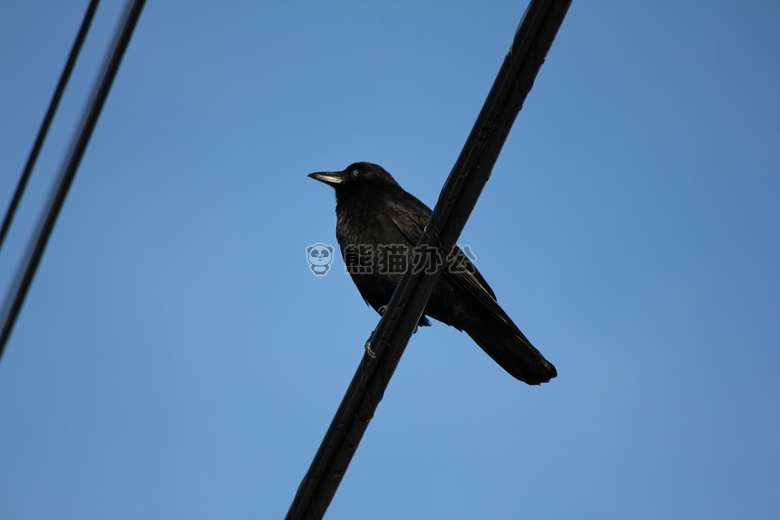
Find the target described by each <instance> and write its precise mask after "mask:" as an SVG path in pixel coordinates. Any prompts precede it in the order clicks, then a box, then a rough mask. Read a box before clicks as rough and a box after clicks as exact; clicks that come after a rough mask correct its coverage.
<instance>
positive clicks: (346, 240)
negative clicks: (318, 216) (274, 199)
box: [309, 162, 557, 385]
mask: <svg viewBox="0 0 780 520" xmlns="http://www.w3.org/2000/svg"><path fill="white" fill-rule="evenodd" d="M309 177H311V178H312V179H316V180H318V181H320V182H324V183H325V184H328V185H329V186H332V187H333V188H334V189H335V190H336V238H337V239H338V242H339V245H340V246H341V254H342V257H343V258H344V263H345V264H346V266H347V271H348V272H349V273H350V275H351V276H352V280H353V281H354V282H355V285H356V286H357V288H358V290H359V291H360V294H361V295H362V296H363V299H364V300H365V301H366V303H368V304H369V305H371V307H373V308H374V310H376V311H377V312H379V313H380V314H382V313H383V311H384V308H385V307H386V305H387V304H388V303H389V302H390V298H391V296H392V295H393V291H394V290H395V286H396V285H397V284H398V282H399V281H400V280H401V276H402V275H403V273H404V271H405V269H406V266H407V264H408V261H409V258H410V257H411V255H412V254H415V251H414V247H415V246H416V245H417V242H418V240H419V239H420V235H422V232H423V229H424V228H425V225H426V224H427V223H428V219H429V218H430V216H431V210H430V209H429V208H428V207H427V206H426V205H425V204H423V203H422V202H420V201H419V200H418V199H417V198H416V197H414V196H413V195H411V194H409V193H407V192H406V191H404V189H403V188H401V186H400V185H399V184H398V183H397V182H396V181H395V179H393V177H392V176H391V175H390V174H389V173H387V172H386V171H385V170H384V168H382V167H381V166H379V165H376V164H372V163H367V162H358V163H354V164H351V165H349V166H348V167H347V168H346V169H345V170H343V171H340V172H319V173H312V174H310V175H309ZM417 253H419V251H418V252H417ZM430 261H431V262H443V263H444V264H445V265H444V270H443V271H442V274H441V276H440V277H439V279H438V281H437V282H436V285H435V286H434V289H433V292H432V293H431V296H430V299H429V300H428V303H427V304H426V307H425V311H424V313H423V315H422V317H421V318H420V322H419V325H430V322H429V321H428V319H427V318H426V316H429V317H431V318H433V319H436V320H438V321H441V322H443V323H446V324H447V325H450V326H452V327H455V328H456V329H458V330H461V331H464V332H465V333H466V334H468V335H469V336H470V337H471V338H472V339H473V340H474V341H475V342H476V343H477V345H479V346H480V347H482V350H484V351H485V352H486V353H487V354H488V355H489V356H490V357H491V358H493V359H494V360H495V361H496V362H497V363H498V364H499V365H501V366H502V367H503V368H504V370H506V371H507V372H509V373H510V374H511V375H512V376H514V377H516V378H517V379H519V380H520V381H523V382H525V383H528V384H529V385H538V384H540V383H546V382H548V381H549V380H550V379H552V378H554V377H555V376H556V375H557V372H556V370H555V367H554V366H553V365H552V363H550V362H549V361H547V360H546V359H545V358H544V356H542V354H541V353H540V352H539V351H538V350H536V348H534V346H533V345H531V342H530V341H528V339H527V338H526V337H525V336H524V335H523V333H522V332H520V329H518V328H517V326H516V325H515V324H514V323H513V322H512V320H511V319H509V316H507V314H506V313H505V312H504V310H503V309H502V308H501V307H500V306H499V305H498V302H497V301H496V296H495V294H494V293H493V290H492V289H491V288H490V286H489V285H488V284H487V282H486V281H485V279H484V278H483V277H482V275H481V274H479V271H477V269H476V267H474V264H473V263H471V261H470V260H469V259H468V257H467V256H466V255H465V254H464V253H463V252H462V251H461V250H460V249H459V248H458V247H457V246H456V247H454V248H453V250H452V251H451V252H450V254H449V255H448V256H447V258H444V259H441V258H436V257H433V258H431V259H430ZM422 265H425V264H422ZM439 265H441V264H439ZM428 267H431V268H433V269H435V268H436V267H438V266H436V265H433V266H430V265H428V266H427V267H426V268H428Z"/></svg>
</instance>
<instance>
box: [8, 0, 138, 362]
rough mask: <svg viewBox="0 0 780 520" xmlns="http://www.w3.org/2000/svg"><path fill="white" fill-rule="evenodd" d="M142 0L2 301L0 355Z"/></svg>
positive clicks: (128, 15)
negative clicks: (24, 259)
mask: <svg viewBox="0 0 780 520" xmlns="http://www.w3.org/2000/svg"><path fill="white" fill-rule="evenodd" d="M145 1H146V0H128V4H127V7H126V10H125V17H124V22H123V23H122V24H121V25H120V26H119V27H117V32H116V34H115V39H114V44H113V46H112V48H113V50H112V52H111V54H110V57H109V59H108V61H107V63H106V65H105V67H104V69H103V72H102V74H101V75H100V76H99V77H98V80H97V82H96V88H95V90H94V94H93V96H92V102H91V103H90V105H89V107H88V109H87V111H86V112H85V115H84V118H83V119H82V123H81V129H80V130H79V132H78V134H77V137H76V139H75V141H74V142H73V144H72V147H71V150H70V154H69V155H68V158H67V161H66V163H65V167H64V169H63V170H62V172H61V174H60V177H59V184H58V185H57V188H56V190H55V192H54V194H53V196H52V198H51V200H50V202H49V206H48V211H46V208H44V214H45V217H44V219H43V222H42V224H41V226H40V228H39V230H38V236H37V238H36V239H35V240H34V243H33V246H32V250H31V252H30V254H29V259H28V261H27V266H26V267H25V268H24V270H23V271H24V272H20V275H19V276H18V277H17V278H18V281H17V283H16V284H14V285H13V286H12V288H11V290H10V291H9V293H8V297H7V299H6V301H5V303H4V305H3V314H4V316H3V328H2V331H0V358H1V357H2V354H3V351H4V350H5V345H6V343H7V341H8V338H9V337H10V335H11V330H12V329H13V326H14V323H15V322H16V318H17V316H18V315H19V311H20V310H21V308H22V304H23V303H24V299H25V296H26V295H27V291H28V289H29V288H30V284H31V283H32V280H33V277H34V276H35V271H36V269H37V268H38V264H39V262H40V260H41V257H42V256H43V252H44V250H45V249H46V243H47V242H48V240H49V236H50V235H51V232H52V230H53V229H54V224H55V223H56V221H57V216H58V215H59V212H60V209H62V205H63V203H64V202H65V197H66V196H67V194H68V190H69V189H70V185H71V183H72V182H73V179H74V177H75V176H76V171H77V170H78V167H79V164H80V163H81V158H82V157H83V155H84V151H85V150H86V148H87V144H88V143H89V139H90V137H91V136H92V131H93V130H94V129H95V125H96V124H97V120H98V118H99V117H100V112H101V110H102V109H103V105H104V103H105V101H106V98H107V97H108V93H109V91H110V90H111V85H112V84H113V81H114V78H115V77H116V73H117V71H118V70H119V65H120V63H121V62H122V57H123V55H124V53H125V50H126V49H127V46H128V44H129V43H130V38H131V36H132V35H133V30H134V29H135V26H136V23H137V22H138V18H139V17H140V16H141V10H142V9H143V6H144V3H145ZM14 287H16V290H15V291H14V289H13V288H14Z"/></svg>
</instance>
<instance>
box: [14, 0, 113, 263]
mask: <svg viewBox="0 0 780 520" xmlns="http://www.w3.org/2000/svg"><path fill="white" fill-rule="evenodd" d="M99 3H100V0H91V1H90V2H89V5H88V6H87V12H86V13H84V20H83V21H82V22H81V28H80V29H79V32H78V34H77V35H76V40H75V41H74V42H73V47H72V48H71V49H70V54H69V55H68V61H66V62H65V68H64V69H62V74H61V75H60V81H59V82H58V83H57V88H55V89H54V95H53V96H52V98H51V102H50V103H49V109H48V110H47V111H46V115H45V116H44V117H43V122H41V127H40V129H39V130H38V136H37V137H36V138H35V142H34V143H33V147H32V150H30V155H29V157H27V163H26V164H25V165H24V170H22V175H21V177H19V183H18V184H17V185H16V191H14V196H13V198H12V199H11V203H10V204H9V205H8V210H7V211H6V212H5V217H4V218H3V225H2V227H0V251H2V249H3V241H4V240H5V236H6V234H7V233H8V229H9V228H10V227H11V222H12V221H13V219H14V215H15V214H16V208H17V207H18V206H19V202H20V201H21V200H22V195H23V194H24V189H25V187H26V186H27V181H28V180H30V175H31V174H32V171H33V168H34V167H35V162H36V161H37V160H38V154H39V153H40V151H41V148H42V147H43V142H44V141H45V140H46V134H47V133H48V132H49V126H51V122H52V120H53V119H54V114H55V113H56V112H57V107H58V106H59V104H60V99H61V98H62V94H63V92H65V87H66V86H67V84H68V80H69V79H70V73H71V72H72V71H73V66H74V65H75V64H76V59H77V58H78V56H79V52H80V51H81V46H82V44H83V43H84V40H85V39H86V37H87V32H89V26H90V24H92V18H94V16H95V11H96V10H97V7H98V4H99Z"/></svg>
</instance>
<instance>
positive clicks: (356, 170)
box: [352, 168, 360, 179]
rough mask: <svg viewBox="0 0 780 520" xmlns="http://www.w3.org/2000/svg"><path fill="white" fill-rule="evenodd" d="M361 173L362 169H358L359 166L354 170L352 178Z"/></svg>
mask: <svg viewBox="0 0 780 520" xmlns="http://www.w3.org/2000/svg"><path fill="white" fill-rule="evenodd" d="M359 175H360V170H358V169H357V168H355V169H354V170H352V178H353V179H357V178H358V176H359Z"/></svg>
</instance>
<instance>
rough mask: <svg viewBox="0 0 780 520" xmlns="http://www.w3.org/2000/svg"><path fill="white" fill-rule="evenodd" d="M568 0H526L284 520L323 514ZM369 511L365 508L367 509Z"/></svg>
mask: <svg viewBox="0 0 780 520" xmlns="http://www.w3.org/2000/svg"><path fill="white" fill-rule="evenodd" d="M570 4H571V0H532V1H531V3H530V4H529V6H528V8H527V9H526V12H525V14H524V15H523V19H522V21H521V22H520V26H519V27H518V29H517V32H516V33H515V38H514V41H513V42H512V46H511V47H510V49H509V52H508V53H507V56H506V58H505V60H504V63H503V65H502V66H501V69H500V70H499V72H498V75H497V77H496V80H495V82H494V83H493V87H492V88H491V90H490V93H489V94H488V97H487V100H486V101H485V104H484V105H483V107H482V110H481V112H480V114H479V116H478V117H477V121H476V122H475V124H474V127H473V129H472V131H471V133H470V134H469V137H468V139H467V140H466V144H465V145H464V147H463V150H462V151H461V154H460V156H459V157H458V159H457V161H456V162H455V165H454V166H453V168H452V171H451V172H450V175H449V177H448V178H447V181H446V182H445V184H444V187H443V188H442V191H441V194H440V195H439V200H438V202H437V203H436V206H435V207H434V209H433V214H432V215H431V218H430V220H429V221H428V224H427V225H426V227H425V231H424V232H423V234H422V236H421V237H420V241H419V242H418V244H417V246H416V247H415V249H416V250H417V251H418V252H421V253H422V254H419V255H412V259H411V261H410V267H411V268H409V269H407V271H406V273H405V274H404V276H403V277H402V278H401V281H400V282H399V283H398V286H397V287H396V289H395V292H394V293H393V297H392V298H391V300H390V303H389V304H388V306H387V308H386V310H385V313H384V315H383V316H382V318H381V319H380V320H379V324H378V325H377V328H376V329H375V330H374V332H373V334H372V336H371V339H370V342H371V349H372V350H373V352H374V357H371V356H369V355H368V354H364V356H363V359H362V360H361V362H360V366H359V367H358V369H357V372H356V373H355V375H354V377H353V378H352V382H351V383H350V385H349V388H348V389H347V393H346V395H345V396H344V399H343V400H342V402H341V405H340V406H339V408H338V410H337V411H336V415H335V417H334V418H333V421H332V422H331V425H330V427H329V428H328V431H327V432H326V433H325V437H324V439H323V441H322V444H321V445H320V448H319V450H318V451H317V454H316V455H315V456H314V460H313V461H312V464H311V466H310V467H309V470H308V471H307V473H306V475H305V476H304V478H303V481H302V482H301V484H300V486H299V487H298V490H297V492H296V494H295V497H294V499H293V502H292V505H291V506H290V509H289V511H288V512H287V517H286V518H287V520H300V519H319V518H322V517H323V515H324V514H325V511H326V510H327V508H328V506H329V505H330V502H331V500H332V499H333V496H334V495H335V493H336V490H337V489H338V486H339V484H340V483H341V479H342V478H343V477H344V474H345V472H346V470H347V467H348V466H349V463H350V461H351V460H352V456H353V455H354V453H355V451H356V450H357V447H358V444H359V443H360V440H361V439H362V437H363V434H364V433H365V431H366V429H367V428H368V423H369V422H370V421H371V419H372V417H373V415H374V411H375V410H376V408H377V406H378V404H379V401H381V399H382V397H383V395H384V392H385V389H386V388H387V384H388V383H389V381H390V378H391V377H392V375H393V372H394V371H395V368H396V366H397V365H398V362H399V361H400V359H401V355H402V354H403V352H404V349H405V348H406V345H407V343H408V342H409V339H410V337H411V335H412V333H413V331H414V329H415V326H416V325H417V323H418V321H419V319H420V316H421V315H422V313H423V310H424V309H425V304H426V303H427V301H428V297H429V296H430V294H431V292H432V290H433V286H434V284H435V283H436V280H437V279H438V276H439V274H441V271H442V270H443V268H444V265H443V262H442V263H441V264H440V265H439V266H438V270H437V271H436V272H435V273H433V274H429V273H428V272H426V269H425V267H426V264H425V262H426V259H427V254H426V253H427V252H430V251H435V254H438V255H439V257H438V258H445V257H446V254H447V252H449V251H450V249H451V248H452V246H453V245H454V244H455V241H456V240H457V238H458V236H459V235H460V233H461V231H462V230H463V227H464V226H465V224H466V221H467V220H468V217H469V215H470V214H471V211H472V210H473V209H474V206H475V204H476V202H477V199H478V198H479V195H480V193H481V192H482V188H483V187H484V186H485V183H487V180H488V178H489V177H490V173H491V171H492V169H493V165H494V164H495V162H496V159H497V158H498V155H499V153H500V151H501V148H502V147H503V144H504V142H505V141H506V138H507V136H508V135H509V130H510V129H511V127H512V124H513V123H514V120H515V118H516V117H517V114H518V113H519V112H520V109H521V108H522V105H523V102H524V101H525V98H526V95H527V94H528V92H529V91H530V90H531V87H532V86H533V83H534V80H535V78H536V74H537V73H538V71H539V69H540V67H541V66H542V63H543V62H544V59H545V57H546V55H547V51H548V50H549V49H550V46H551V45H552V42H553V40H554V39H555V35H556V33H557V32H558V29H559V28H560V26H561V23H562V22H563V19H564V17H565V16H566V12H567V10H568V8H569V5H570ZM369 516H370V515H369Z"/></svg>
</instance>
